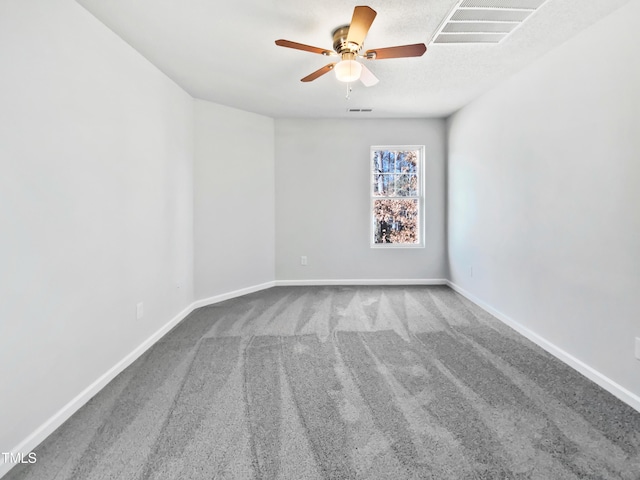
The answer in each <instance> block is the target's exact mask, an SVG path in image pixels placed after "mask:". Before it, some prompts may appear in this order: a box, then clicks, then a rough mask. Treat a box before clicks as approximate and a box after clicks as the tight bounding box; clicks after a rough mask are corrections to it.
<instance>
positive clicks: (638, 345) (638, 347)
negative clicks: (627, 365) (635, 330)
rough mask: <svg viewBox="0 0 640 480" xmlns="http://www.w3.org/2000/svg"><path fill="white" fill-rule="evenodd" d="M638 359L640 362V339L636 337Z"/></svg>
mask: <svg viewBox="0 0 640 480" xmlns="http://www.w3.org/2000/svg"><path fill="white" fill-rule="evenodd" d="M636 358H637V359H638V360H640V337H636Z"/></svg>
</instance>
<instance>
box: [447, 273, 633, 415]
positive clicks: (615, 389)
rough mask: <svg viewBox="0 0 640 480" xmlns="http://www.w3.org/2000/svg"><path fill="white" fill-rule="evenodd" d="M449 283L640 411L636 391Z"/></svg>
mask: <svg viewBox="0 0 640 480" xmlns="http://www.w3.org/2000/svg"><path fill="white" fill-rule="evenodd" d="M447 285H449V286H450V287H451V288H452V289H453V290H455V291H456V292H458V293H459V294H460V295H463V296H464V297H466V298H467V299H468V300H470V301H472V302H473V303H475V304H476V305H478V306H479V307H480V308H482V309H483V310H485V311H486V312H488V313H490V314H491V315H493V316H494V317H496V318H497V319H498V320H500V321H501V322H503V323H505V324H506V325H508V326H510V327H511V328H513V329H514V330H515V331H516V332H518V333H520V334H521V335H523V336H524V337H526V338H528V339H529V340H531V341H532V342H533V343H535V344H536V345H538V346H539V347H541V348H543V349H544V350H546V351H547V352H549V353H550V354H551V355H553V356H554V357H556V358H557V359H558V360H561V361H562V362H564V363H566V364H567V365H569V366H570V367H571V368H573V369H574V370H577V371H578V372H580V373H581V374H582V375H584V376H585V377H587V378H588V379H589V380H591V381H593V382H595V383H596V384H597V385H599V386H600V387H602V388H604V389H605V390H606V391H608V392H609V393H611V394H612V395H615V396H616V397H617V398H619V399H620V400H622V401H623V402H624V403H626V404H627V405H629V406H630V407H632V408H633V409H635V410H637V411H638V412H640V397H639V396H638V395H636V394H635V393H633V392H631V391H629V390H627V389H626V388H624V387H623V386H622V385H619V384H617V383H616V382H614V381H613V380H611V379H610V378H609V377H607V376H606V375H603V374H602V373H600V372H599V371H597V370H596V369H595V368H593V367H591V366H589V365H587V364H586V363H584V362H583V361H582V360H579V359H577V358H576V357H574V356H573V355H571V354H570V353H568V352H566V351H564V350H563V349H561V348H560V347H558V346H557V345H555V344H553V343H551V342H550V341H548V340H547V339H545V338H544V337H542V336H540V335H538V334H537V333H535V332H533V331H531V330H529V329H528V328H527V327H525V326H523V325H521V324H520V323H518V322H516V321H515V320H513V319H512V318H511V317H509V316H507V315H505V314H504V313H502V312H500V311H499V310H496V309H495V308H493V307H492V306H491V305H488V304H487V303H485V302H483V301H482V300H480V299H479V298H478V297H476V296H475V295H473V294H471V293H469V292H467V291H466V290H465V289H464V288H462V287H460V286H458V285H456V284H455V283H453V282H452V281H450V280H447Z"/></svg>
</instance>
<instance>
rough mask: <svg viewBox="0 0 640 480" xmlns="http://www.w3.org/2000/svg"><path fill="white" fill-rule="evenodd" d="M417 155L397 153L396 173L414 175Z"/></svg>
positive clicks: (414, 153) (410, 152)
mask: <svg viewBox="0 0 640 480" xmlns="http://www.w3.org/2000/svg"><path fill="white" fill-rule="evenodd" d="M417 164H418V155H417V154H416V152H414V151H406V152H398V155H397V160H396V171H397V172H398V173H416V172H417Z"/></svg>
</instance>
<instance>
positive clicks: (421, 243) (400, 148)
mask: <svg viewBox="0 0 640 480" xmlns="http://www.w3.org/2000/svg"><path fill="white" fill-rule="evenodd" d="M379 150H390V151H409V150H411V151H416V152H417V153H418V162H417V165H416V170H417V171H416V176H417V178H418V195H417V196H415V197H396V196H393V197H381V196H377V195H376V196H374V189H373V179H374V173H375V172H374V168H373V159H374V152H376V151H379ZM424 151H425V148H424V145H373V146H371V148H370V150H369V222H370V225H371V227H370V228H371V230H370V232H369V242H370V246H371V248H424V247H425V243H424V234H425V231H424V173H423V172H424V164H425V160H424ZM385 199H391V200H403V199H417V200H418V226H417V227H418V242H417V243H375V234H376V221H375V218H374V213H373V212H374V208H373V205H374V202H375V201H376V200H385Z"/></svg>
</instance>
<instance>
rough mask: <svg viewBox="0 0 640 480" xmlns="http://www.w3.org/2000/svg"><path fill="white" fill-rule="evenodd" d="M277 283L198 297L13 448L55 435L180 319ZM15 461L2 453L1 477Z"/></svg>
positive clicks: (26, 451) (22, 448)
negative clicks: (207, 306) (60, 427)
mask: <svg viewBox="0 0 640 480" xmlns="http://www.w3.org/2000/svg"><path fill="white" fill-rule="evenodd" d="M274 285H275V282H267V283H263V284H261V285H255V286H252V287H248V288H243V289H241V290H235V291H233V292H229V293H224V294H221V295H216V296H214V297H210V298H206V299H204V300H198V301H196V302H193V303H192V304H191V305H189V306H188V307H186V308H185V309H184V310H182V311H181V312H180V313H179V314H178V315H176V316H175V317H173V318H172V319H171V320H170V321H169V322H167V323H166V324H165V325H164V326H163V327H162V328H160V329H159V330H157V331H156V332H155V333H153V334H152V335H151V336H150V337H149V338H147V339H146V340H145V341H144V342H142V343H141V344H140V345H139V346H138V347H136V348H135V349H134V350H133V351H132V352H131V353H129V354H128V355H127V356H126V357H124V358H123V359H122V360H120V361H119V362H118V363H116V364H115V365H114V366H113V367H111V368H110V369H109V370H108V371H107V372H105V373H104V374H103V375H101V376H100V377H99V378H98V379H97V380H96V381H95V382H93V383H92V384H91V385H89V386H88V387H87V388H85V389H84V390H83V391H82V392H80V393H79V394H78V395H77V396H76V397H75V398H74V399H72V400H71V401H70V402H69V403H67V404H66V405H65V406H64V407H62V408H61V409H60V410H59V411H58V412H56V413H55V414H54V415H53V416H52V417H51V418H49V420H47V421H46V422H44V423H43V424H42V425H41V426H40V427H38V428H37V429H36V430H35V431H34V432H33V433H31V435H29V436H28V437H27V438H25V439H24V440H23V441H22V442H20V443H19V444H18V445H17V446H16V447H15V448H13V449H11V450H10V452H11V453H13V454H17V453H22V454H24V455H25V456H26V455H28V454H29V453H30V452H31V451H32V450H33V449H34V448H36V447H37V446H38V445H39V444H40V443H41V442H42V441H43V440H44V439H46V438H47V437H48V436H49V435H51V434H52V433H53V432H54V431H55V430H56V429H57V428H58V427H59V426H60V425H62V424H63V423H64V422H65V421H67V420H68V419H69V418H70V417H71V416H72V415H73V414H74V413H75V412H77V411H78V410H79V409H80V407H82V406H83V405H84V404H85V403H87V402H88V401H89V400H90V399H91V398H93V397H94V396H95V395H96V394H97V393H98V392H99V391H100V390H102V389H103V388H104V387H105V386H106V385H107V384H108V383H109V382H110V381H111V380H113V379H114V378H115V377H116V376H118V374H120V373H121V372H122V371H123V370H124V369H125V368H127V367H128V366H129V365H131V364H132V363H133V362H134V361H136V360H137V359H138V358H139V357H140V356H141V355H142V354H143V353H144V352H146V351H147V350H149V348H151V347H152V346H153V345H154V344H155V343H156V342H157V341H158V340H160V339H161V338H162V337H163V336H164V335H165V334H166V333H167V332H169V330H171V329H172V328H173V327H175V326H176V325H177V324H178V323H180V322H181V321H182V320H184V319H185V318H186V317H187V316H188V315H189V314H190V313H191V312H192V311H193V310H195V309H196V308H200V307H203V306H206V305H211V304H214V303H218V302H222V301H224V300H228V299H230V298H235V297H239V296H242V295H246V294H248V293H253V292H257V291H259V290H264V289H266V288H271V287H273V286H274ZM14 466H15V464H11V463H6V462H5V460H4V456H0V478H1V477H2V476H4V475H6V474H7V473H8V472H9V470H11V469H12V468H13V467H14Z"/></svg>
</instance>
